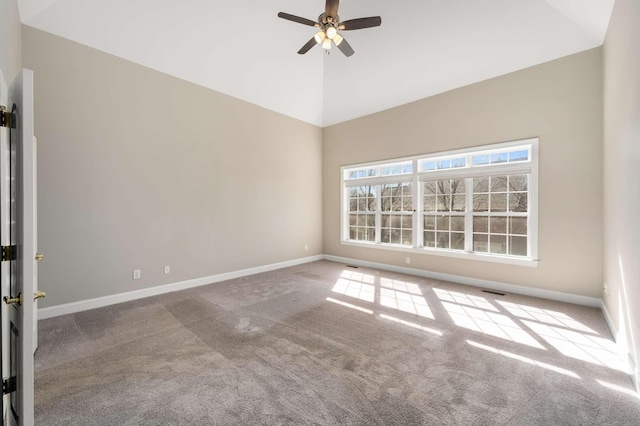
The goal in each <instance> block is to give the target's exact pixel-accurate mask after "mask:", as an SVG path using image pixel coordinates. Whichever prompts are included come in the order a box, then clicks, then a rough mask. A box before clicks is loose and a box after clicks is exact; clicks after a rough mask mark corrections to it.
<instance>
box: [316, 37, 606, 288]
mask: <svg viewBox="0 0 640 426" xmlns="http://www.w3.org/2000/svg"><path fill="white" fill-rule="evenodd" d="M372 90H375V88H372ZM529 137H539V138H540V166H539V170H540V177H539V188H540V189H539V204H540V208H539V259H540V262H539V265H538V267H537V268H531V267H526V266H513V265H503V264H496V263H489V262H481V261H469V260H462V259H453V258H446V257H441V256H433V255H428V254H413V253H412V254H411V255H410V256H411V267H412V268H418V269H424V270H428V271H433V272H439V273H448V274H455V275H461V276H468V277H473V278H480V279H485V280H493V281H499V282H506V283H510V284H516V285H521V286H529V287H536V288H540V289H548V290H556V291H560V292H565V293H572V294H576V295H583V296H590V297H599V296H600V285H601V282H602V268H601V265H602V261H601V258H602V232H601V229H602V50H601V49H600V48H598V49H593V50H590V51H586V52H583V53H580V54H576V55H573V56H569V57H566V58H562V59H559V60H556V61H553V62H549V63H546V64H542V65H538V66H535V67H532V68H529V69H526V70H523V71H519V72H515V73H512V74H508V75H505V76H501V77H498V78H494V79H491V80H487V81H484V82H481V83H478V84H474V85H471V86H467V87H463V88H460V89H457V90H454V91H451V92H448V93H444V94H441V95H438V96H433V97H430V98H427V99H423V100H421V101H418V102H414V103H411V104H407V105H403V106H400V107H397V108H393V109H390V110H387V111H383V112H381V113H378V114H373V115H370V116H366V117H362V118H359V119H356V120H352V121H349V122H346V123H342V124H338V125H335V126H331V127H327V128H325V129H324V148H323V151H324V153H323V157H324V160H323V170H324V178H323V179H324V204H323V208H324V251H325V253H326V254H329V255H335V256H344V257H348V258H355V259H361V260H368V261H374V262H381V263H386V264H391V265H398V266H406V265H405V262H404V259H405V257H406V256H407V255H408V254H407V253H405V252H396V251H387V250H379V249H371V248H360V247H352V246H345V245H341V244H340V242H339V238H340V199H339V198H340V197H339V195H340V175H339V170H340V166H342V165H347V164H353V163H359V162H365V161H373V160H383V159H389V158H396V157H403V156H409V155H417V154H424V153H431V152H438V151H444V150H451V149H457V148H464V147H471V146H476V145H484V144H491V143H496V142H504V141H511V140H517V139H524V138H529Z"/></svg>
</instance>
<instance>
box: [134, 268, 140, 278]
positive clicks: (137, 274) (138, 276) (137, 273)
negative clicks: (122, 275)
mask: <svg viewBox="0 0 640 426" xmlns="http://www.w3.org/2000/svg"><path fill="white" fill-rule="evenodd" d="M140 277H142V271H140V269H134V270H133V279H134V280H139V279H140Z"/></svg>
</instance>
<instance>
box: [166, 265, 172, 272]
mask: <svg viewBox="0 0 640 426" xmlns="http://www.w3.org/2000/svg"><path fill="white" fill-rule="evenodd" d="M170 272H171V266H169V265H166V266H165V267H164V273H165V274H168V273H170Z"/></svg>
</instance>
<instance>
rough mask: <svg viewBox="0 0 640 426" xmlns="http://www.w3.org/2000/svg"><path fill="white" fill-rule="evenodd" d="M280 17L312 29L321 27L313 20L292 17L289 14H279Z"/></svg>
mask: <svg viewBox="0 0 640 426" xmlns="http://www.w3.org/2000/svg"><path fill="white" fill-rule="evenodd" d="M278 17H279V18H282V19H286V20H287V21H293V22H297V23H298V24H302V25H309V26H310V27H319V26H320V25H319V24H318V23H317V22H316V21H312V20H311V19H307V18H301V17H299V16H295V15H290V14H288V13H284V12H280V13H278Z"/></svg>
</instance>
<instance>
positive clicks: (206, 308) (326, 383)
mask: <svg viewBox="0 0 640 426" xmlns="http://www.w3.org/2000/svg"><path fill="white" fill-rule="evenodd" d="M39 335H40V342H39V349H38V351H37V353H36V412H35V414H36V424H38V425H65V426H66V425H225V424H264V425H277V424H296V425H298V424H302V425H304V424H330V425H334V424H352V425H382V424H386V425H412V424H416V425H417V424H427V425H502V424H504V425H560V424H561V425H632V424H640V400H638V398H637V397H636V396H635V395H634V394H633V391H632V384H631V380H630V378H629V376H628V375H627V374H626V373H625V372H624V371H623V370H624V366H623V365H624V364H623V363H622V361H621V360H622V359H623V357H621V356H619V355H617V354H616V353H615V346H614V344H613V343H612V340H611V335H610V332H609V331H608V329H607V327H606V325H605V322H604V319H603V317H602V313H601V312H600V311H599V310H598V309H594V308H586V307H581V306H574V305H568V304H563V303H558V302H551V301H545V300H541V299H535V298H529V297H524V296H517V295H504V296H500V295H496V294H490V293H485V292H482V291H481V290H480V289H477V288H472V287H465V286H461V285H455V284H451V283H446V282H439V281H434V280H428V279H423V278H416V277H412V276H406V275H400V274H395V273H388V272H381V271H376V270H371V269H366V268H351V267H347V266H345V265H341V264H337V263H332V262H327V261H320V262H314V263H311V264H306V265H301V266H297V267H293V268H288V269H283V270H279V271H274V272H269V273H264V274H258V275H254V276H250V277H245V278H240V279H235V280H231V281H226V282H223V283H217V284H213V285H210V286H205V287H199V288H196V289H192V290H187V291H182V292H176V293H170V294H166V295H162V296H157V297H152V298H148V299H143V300H138V301H134V302H129V303H123V304H120V305H116V306H110V307H106V308H102V309H96V310H92V311H87V312H82V313H78V314H73V315H67V316H63V317H58V318H53V319H49V320H44V321H41V322H40V331H39Z"/></svg>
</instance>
